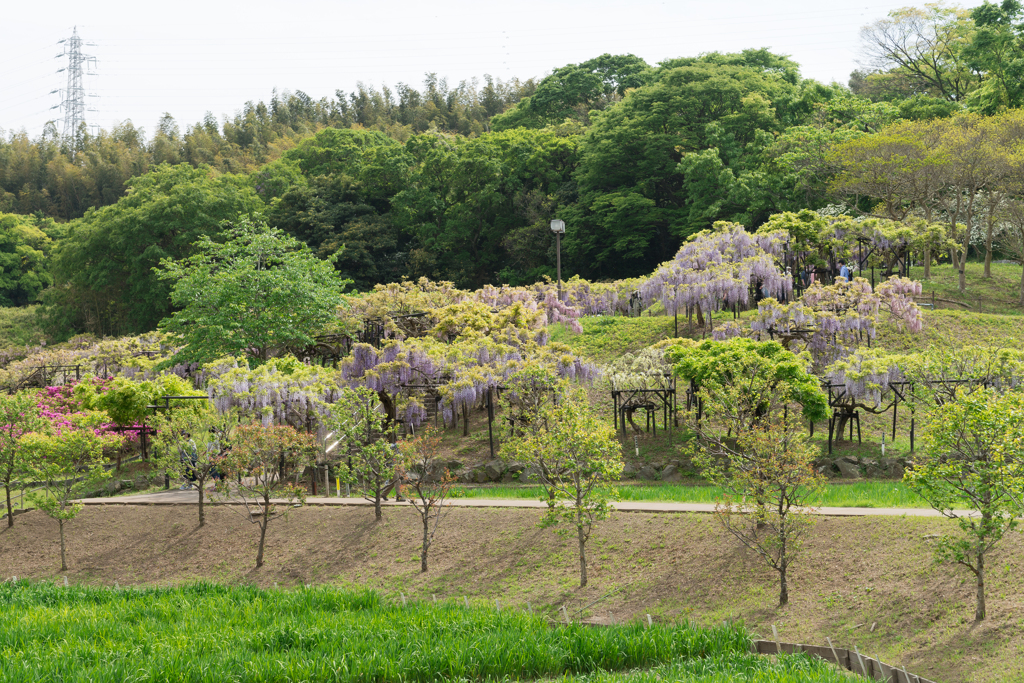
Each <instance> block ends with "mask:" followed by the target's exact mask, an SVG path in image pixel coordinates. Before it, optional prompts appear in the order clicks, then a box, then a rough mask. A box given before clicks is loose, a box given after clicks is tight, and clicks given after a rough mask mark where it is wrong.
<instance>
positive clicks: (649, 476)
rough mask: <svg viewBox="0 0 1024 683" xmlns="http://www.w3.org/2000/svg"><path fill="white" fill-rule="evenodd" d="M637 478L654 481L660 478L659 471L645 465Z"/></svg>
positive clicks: (637, 474)
mask: <svg viewBox="0 0 1024 683" xmlns="http://www.w3.org/2000/svg"><path fill="white" fill-rule="evenodd" d="M636 478H637V479H645V480H647V481H654V480H655V479H657V478H658V470H656V469H654V468H653V467H651V466H650V465H644V466H643V467H641V468H640V471H639V472H637V473H636Z"/></svg>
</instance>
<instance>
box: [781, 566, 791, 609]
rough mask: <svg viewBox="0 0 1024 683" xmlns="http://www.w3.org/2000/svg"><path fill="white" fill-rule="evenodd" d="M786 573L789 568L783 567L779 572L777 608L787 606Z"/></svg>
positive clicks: (787, 585)
mask: <svg viewBox="0 0 1024 683" xmlns="http://www.w3.org/2000/svg"><path fill="white" fill-rule="evenodd" d="M788 571H789V568H788V567H786V566H785V565H783V567H782V569H780V570H779V607H785V606H786V605H788V604H789V583H788V582H787V580H786V574H787V572H788Z"/></svg>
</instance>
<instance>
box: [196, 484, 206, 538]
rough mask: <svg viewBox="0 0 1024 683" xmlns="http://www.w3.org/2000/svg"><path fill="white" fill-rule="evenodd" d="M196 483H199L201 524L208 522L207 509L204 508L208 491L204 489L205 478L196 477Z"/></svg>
mask: <svg viewBox="0 0 1024 683" xmlns="http://www.w3.org/2000/svg"><path fill="white" fill-rule="evenodd" d="M196 483H197V484H199V526H204V525H205V524H206V510H205V509H204V508H203V501H204V500H205V498H206V491H205V490H204V488H205V487H204V483H205V482H204V480H203V479H198V478H197V479H196Z"/></svg>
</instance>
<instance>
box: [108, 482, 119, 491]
mask: <svg viewBox="0 0 1024 683" xmlns="http://www.w3.org/2000/svg"><path fill="white" fill-rule="evenodd" d="M120 490H121V480H120V479H111V480H110V481H108V482H107V493H117V492H119V491H120Z"/></svg>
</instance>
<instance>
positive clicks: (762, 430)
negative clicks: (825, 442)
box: [694, 418, 825, 607]
mask: <svg viewBox="0 0 1024 683" xmlns="http://www.w3.org/2000/svg"><path fill="white" fill-rule="evenodd" d="M817 456H818V449H817V448H816V447H814V446H812V445H811V444H809V443H808V442H807V437H806V432H805V431H804V426H803V424H801V423H800V422H799V421H798V420H796V419H795V418H789V419H785V418H783V419H781V420H779V421H778V422H773V423H767V422H764V423H759V424H757V425H756V426H754V427H752V428H751V429H749V430H747V431H745V432H743V434H741V435H740V436H739V438H737V439H736V440H735V441H733V440H732V439H723V438H721V436H720V435H719V436H718V437H714V436H713V437H711V438H710V439H707V440H703V442H702V443H701V444H700V445H699V446H698V447H697V451H696V454H695V457H694V461H695V462H696V463H697V465H698V467H699V468H700V470H701V473H702V474H703V475H704V477H705V478H706V479H707V480H708V481H710V482H711V483H713V484H715V485H718V486H721V487H722V492H723V498H722V500H721V501H720V502H719V503H718V505H717V506H716V513H717V517H718V520H719V521H720V522H721V523H722V526H723V527H725V529H726V531H728V532H729V533H730V534H732V535H733V536H734V537H735V538H736V539H737V540H738V541H739V542H740V543H742V544H743V545H744V546H745V547H747V548H749V549H750V550H753V551H754V552H755V553H757V555H758V557H760V558H761V559H762V560H763V561H764V563H765V564H767V565H768V566H769V567H771V568H772V569H774V570H775V571H776V572H778V575H779V606H780V607H781V606H784V605H787V604H789V569H790V567H791V566H792V564H793V562H794V561H795V560H796V559H797V558H798V557H799V556H800V552H801V550H802V543H801V542H802V539H803V536H804V535H805V533H806V531H807V529H808V527H809V526H810V525H811V524H812V519H811V517H810V515H809V514H808V512H807V511H806V509H805V507H806V504H807V499H808V497H809V496H811V495H812V494H813V493H815V492H816V491H817V490H819V489H820V488H821V487H822V486H823V485H824V483H825V480H824V477H823V476H822V475H820V474H818V473H817V472H815V470H814V460H815V458H816V457H817Z"/></svg>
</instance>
